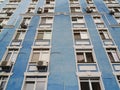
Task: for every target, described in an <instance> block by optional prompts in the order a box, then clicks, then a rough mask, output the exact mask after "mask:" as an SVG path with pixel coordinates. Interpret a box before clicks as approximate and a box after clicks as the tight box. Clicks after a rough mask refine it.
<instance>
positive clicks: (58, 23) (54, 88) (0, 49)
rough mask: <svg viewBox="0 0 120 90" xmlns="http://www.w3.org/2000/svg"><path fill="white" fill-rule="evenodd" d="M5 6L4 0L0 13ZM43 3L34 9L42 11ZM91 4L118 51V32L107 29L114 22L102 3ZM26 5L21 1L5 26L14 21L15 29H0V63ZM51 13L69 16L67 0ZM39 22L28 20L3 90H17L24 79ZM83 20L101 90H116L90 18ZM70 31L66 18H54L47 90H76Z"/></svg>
mask: <svg viewBox="0 0 120 90" xmlns="http://www.w3.org/2000/svg"><path fill="white" fill-rule="evenodd" d="M7 2H8V1H7V0H6V1H4V3H3V4H2V5H0V9H1V8H3V7H4V6H5V3H7ZM44 2H45V0H39V2H38V4H37V5H36V11H37V8H38V7H43V5H44ZM79 2H80V5H81V6H82V10H83V12H84V13H85V8H86V6H87V4H86V2H85V0H79ZM94 3H95V5H96V6H97V9H98V10H99V11H100V12H101V13H104V14H102V18H103V20H104V22H105V24H106V25H107V28H108V30H109V32H110V33H111V35H112V38H113V39H114V41H115V43H116V45H117V46H118V49H119V50H120V40H119V38H120V28H119V27H114V28H112V27H110V25H114V24H117V22H116V21H115V19H114V18H113V16H111V15H109V14H108V12H109V11H108V9H107V7H106V6H105V5H104V3H103V0H94ZM119 3H120V0H119ZM29 4H30V0H23V1H22V2H21V3H20V4H19V6H18V8H17V9H16V11H15V13H14V14H13V15H12V17H11V19H10V20H9V22H8V24H9V25H12V24H13V23H14V21H15V20H16V19H17V23H16V24H15V27H13V28H11V29H3V30H2V32H1V33H0V60H1V59H2V57H3V55H4V53H5V51H6V47H7V46H8V45H9V43H10V41H11V39H12V37H13V35H14V33H15V30H16V28H18V27H19V24H20V20H21V19H22V16H21V15H20V14H22V13H24V12H25V11H26V9H27V7H28V5H29ZM36 11H35V13H36ZM55 12H65V13H69V12H70V11H69V3H68V0H56V3H55ZM16 17H17V18H16ZM39 20H40V16H37V15H35V16H33V17H32V20H31V23H30V26H29V28H28V31H27V32H26V36H25V39H24V41H23V44H22V48H21V49H20V52H19V55H18V57H17V60H16V63H15V66H14V69H13V75H12V76H11V77H10V80H9V82H8V84H7V88H6V90H21V87H22V83H23V79H24V72H25V71H26V67H27V63H28V60H29V55H30V52H31V46H32V44H33V41H34V37H35V32H36V28H37V26H38V22H39ZM85 20H86V23H87V27H88V31H89V33H90V38H91V40H92V44H93V46H94V51H95V55H96V58H97V62H98V66H99V68H100V72H101V73H102V80H103V84H104V87H105V90H120V88H119V87H118V84H117V82H116V80H115V77H114V75H113V71H112V67H111V65H110V63H109V60H108V57H107V55H106V52H105V50H104V48H103V45H102V41H101V39H100V37H99V35H98V32H97V29H96V27H95V24H94V22H93V20H92V17H91V15H85ZM71 28H72V26H71V19H70V15H69V14H68V15H64V14H62V15H61V14H60V15H55V16H54V23H53V30H52V31H53V33H52V48H51V54H50V55H51V57H50V70H49V72H50V74H49V77H48V85H47V89H48V90H78V80H77V76H76V71H77V69H76V62H75V55H74V47H73V46H74V45H73V36H72V29H71ZM21 65H22V66H21Z"/></svg>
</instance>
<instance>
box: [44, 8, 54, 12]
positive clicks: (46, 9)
mask: <svg viewBox="0 0 120 90" xmlns="http://www.w3.org/2000/svg"><path fill="white" fill-rule="evenodd" d="M53 12H54V7H45V8H44V13H53Z"/></svg>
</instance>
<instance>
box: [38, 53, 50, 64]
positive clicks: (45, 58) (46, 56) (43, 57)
mask: <svg viewBox="0 0 120 90" xmlns="http://www.w3.org/2000/svg"><path fill="white" fill-rule="evenodd" d="M40 60H41V61H46V62H48V61H49V53H48V52H42V53H41V58H40Z"/></svg>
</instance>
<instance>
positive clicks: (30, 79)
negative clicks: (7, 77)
mask: <svg viewBox="0 0 120 90" xmlns="http://www.w3.org/2000/svg"><path fill="white" fill-rule="evenodd" d="M46 84H47V77H46V76H26V78H25V83H24V88H23V90H46Z"/></svg>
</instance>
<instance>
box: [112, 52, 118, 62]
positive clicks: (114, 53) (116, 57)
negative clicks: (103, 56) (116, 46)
mask: <svg viewBox="0 0 120 90" xmlns="http://www.w3.org/2000/svg"><path fill="white" fill-rule="evenodd" d="M112 55H113V57H114V60H115V62H119V57H118V55H117V53H116V52H112Z"/></svg>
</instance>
